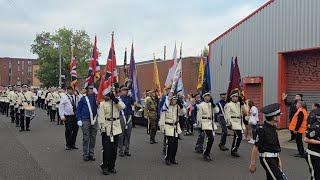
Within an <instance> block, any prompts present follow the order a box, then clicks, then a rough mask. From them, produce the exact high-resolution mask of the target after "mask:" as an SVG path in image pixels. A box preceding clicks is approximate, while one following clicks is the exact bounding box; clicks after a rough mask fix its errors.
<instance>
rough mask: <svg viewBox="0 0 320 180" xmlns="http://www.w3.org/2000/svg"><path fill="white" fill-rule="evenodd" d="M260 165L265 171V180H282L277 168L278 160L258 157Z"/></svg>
mask: <svg viewBox="0 0 320 180" xmlns="http://www.w3.org/2000/svg"><path fill="white" fill-rule="evenodd" d="M260 163H261V165H262V167H263V168H264V170H265V171H266V175H267V180H274V179H276V180H283V176H282V172H281V170H280V168H279V158H277V157H274V158H262V157H260Z"/></svg>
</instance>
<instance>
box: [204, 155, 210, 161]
mask: <svg viewBox="0 0 320 180" xmlns="http://www.w3.org/2000/svg"><path fill="white" fill-rule="evenodd" d="M203 160H205V161H212V158H211V157H210V156H208V155H203Z"/></svg>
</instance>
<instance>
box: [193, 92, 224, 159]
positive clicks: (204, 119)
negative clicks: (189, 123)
mask: <svg viewBox="0 0 320 180" xmlns="http://www.w3.org/2000/svg"><path fill="white" fill-rule="evenodd" d="M202 97H203V100H204V101H203V102H202V103H200V104H199V106H198V112H197V122H198V126H199V128H201V129H202V130H203V131H204V132H205V134H206V136H207V137H208V141H207V146H206V149H205V151H204V153H203V159H204V160H205V161H211V160H212V159H211V157H210V153H211V148H212V144H213V141H214V130H215V129H216V125H215V123H214V114H215V113H218V112H219V108H218V107H217V106H216V105H215V103H213V99H212V97H211V94H210V92H207V93H204V94H203V95H202Z"/></svg>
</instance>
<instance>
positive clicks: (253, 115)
mask: <svg viewBox="0 0 320 180" xmlns="http://www.w3.org/2000/svg"><path fill="white" fill-rule="evenodd" d="M248 105H249V108H250V110H249V115H250V116H249V125H250V126H251V132H250V134H251V137H253V138H251V139H250V140H249V141H248V142H249V143H250V144H254V143H255V140H254V139H256V136H257V135H256V130H257V124H258V122H259V114H258V113H259V112H258V108H257V107H256V106H255V105H254V102H253V101H252V100H249V101H248Z"/></svg>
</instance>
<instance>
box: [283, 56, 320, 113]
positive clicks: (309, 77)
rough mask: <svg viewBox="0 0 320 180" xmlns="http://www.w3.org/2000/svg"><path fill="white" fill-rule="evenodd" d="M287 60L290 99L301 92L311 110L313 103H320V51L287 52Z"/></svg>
mask: <svg viewBox="0 0 320 180" xmlns="http://www.w3.org/2000/svg"><path fill="white" fill-rule="evenodd" d="M286 61H287V93H288V100H290V101H291V100H293V98H294V96H295V94H297V93H301V94H303V96H304V97H303V99H304V101H305V103H306V104H307V107H308V111H310V110H311V106H312V103H314V102H317V103H320V51H311V52H299V53H292V54H287V55H286ZM287 112H289V111H287Z"/></svg>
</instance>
